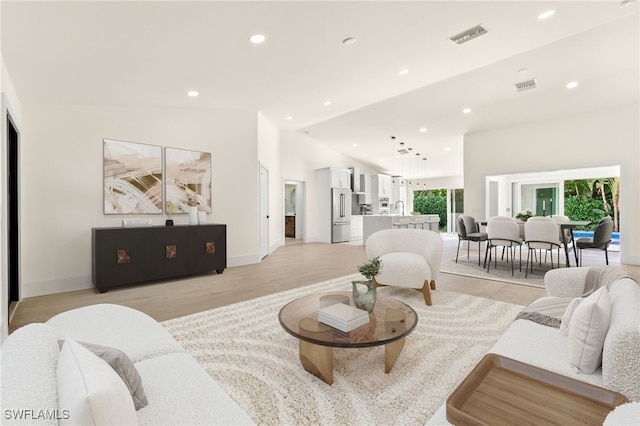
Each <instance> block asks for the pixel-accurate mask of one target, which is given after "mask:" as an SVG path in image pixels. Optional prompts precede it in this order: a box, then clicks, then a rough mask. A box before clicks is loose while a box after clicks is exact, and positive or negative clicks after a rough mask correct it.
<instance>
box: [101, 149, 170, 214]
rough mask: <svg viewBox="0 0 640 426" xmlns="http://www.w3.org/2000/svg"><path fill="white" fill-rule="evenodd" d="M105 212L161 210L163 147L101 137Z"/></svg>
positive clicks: (158, 211) (120, 212)
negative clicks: (102, 138)
mask: <svg viewBox="0 0 640 426" xmlns="http://www.w3.org/2000/svg"><path fill="white" fill-rule="evenodd" d="M103 157H104V160H103V170H104V213H105V214H153V213H157V214H160V213H162V204H163V203H162V147H160V146H156V145H147V144H141V143H135V142H124V141H118V140H112V139H104V140H103Z"/></svg>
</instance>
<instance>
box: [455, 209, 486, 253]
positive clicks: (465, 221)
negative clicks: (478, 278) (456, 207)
mask: <svg viewBox="0 0 640 426" xmlns="http://www.w3.org/2000/svg"><path fill="white" fill-rule="evenodd" d="M488 239H489V235H488V234H487V233H486V232H480V226H479V225H478V222H476V220H475V219H474V218H473V217H471V216H466V215H460V216H458V251H456V263H458V253H460V242H461V241H466V242H467V259H469V245H470V242H471V241H473V242H477V243H478V266H480V245H481V244H482V242H483V241H487V240H488Z"/></svg>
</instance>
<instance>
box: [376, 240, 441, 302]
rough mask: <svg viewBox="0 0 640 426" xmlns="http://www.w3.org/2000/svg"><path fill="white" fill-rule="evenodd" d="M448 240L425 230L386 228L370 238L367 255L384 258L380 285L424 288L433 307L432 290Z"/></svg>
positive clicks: (425, 295)
mask: <svg viewBox="0 0 640 426" xmlns="http://www.w3.org/2000/svg"><path fill="white" fill-rule="evenodd" d="M443 249H444V242H443V241H442V237H441V236H440V234H438V233H436V232H433V231H427V230H422V229H383V230H381V231H377V232H374V233H373V234H371V236H370V237H369V238H368V239H367V242H366V251H367V257H368V258H369V259H373V258H376V257H380V273H379V274H378V275H377V276H376V277H375V278H374V282H375V283H376V286H395V287H406V288H415V289H418V290H421V292H422V295H423V296H424V301H425V303H426V304H427V305H429V306H431V292H430V289H431V290H435V289H436V278H438V276H439V275H440V264H441V263H442V252H443Z"/></svg>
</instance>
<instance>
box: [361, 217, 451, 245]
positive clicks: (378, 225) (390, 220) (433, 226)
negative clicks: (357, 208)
mask: <svg viewBox="0 0 640 426" xmlns="http://www.w3.org/2000/svg"><path fill="white" fill-rule="evenodd" d="M403 219H405V220H409V225H408V228H414V227H415V226H414V225H413V222H415V221H416V219H424V220H425V222H424V224H423V228H424V229H428V230H432V231H435V232H438V226H439V225H440V216H438V215H437V214H416V215H407V216H402V215H388V214H383V215H378V214H372V215H364V216H362V222H363V223H362V228H363V235H362V244H365V243H366V242H367V239H368V238H369V236H370V235H371V234H373V233H374V232H377V231H380V230H382V229H392V228H396V227H398V224H399V223H400V222H401V221H403ZM394 224H395V225H394ZM417 228H418V229H422V228H421V227H420V225H418V226H417Z"/></svg>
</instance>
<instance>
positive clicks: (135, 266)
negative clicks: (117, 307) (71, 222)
mask: <svg viewBox="0 0 640 426" xmlns="http://www.w3.org/2000/svg"><path fill="white" fill-rule="evenodd" d="M91 251H92V279H93V283H94V284H95V286H96V287H97V288H98V290H99V291H100V292H101V293H104V292H105V291H107V290H108V289H109V288H111V287H117V286H122V285H127V284H135V283H142V282H146V281H157V280H163V279H169V278H175V277H181V276H187V275H196V274H204V273H207V272H212V271H216V272H217V273H219V274H221V273H222V272H223V271H224V269H225V268H226V267H227V226H226V225H220V224H208V225H180V226H148V227H135V228H134V227H130V228H128V227H120V228H92V229H91Z"/></svg>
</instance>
